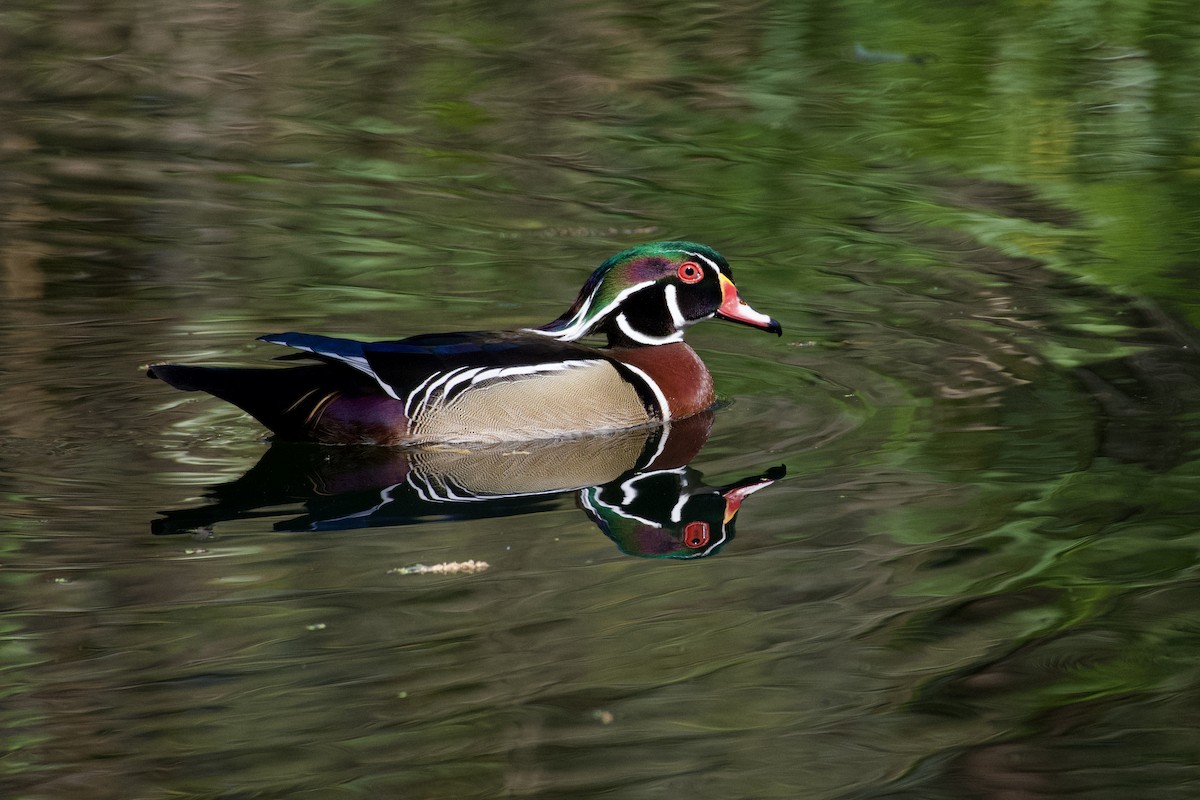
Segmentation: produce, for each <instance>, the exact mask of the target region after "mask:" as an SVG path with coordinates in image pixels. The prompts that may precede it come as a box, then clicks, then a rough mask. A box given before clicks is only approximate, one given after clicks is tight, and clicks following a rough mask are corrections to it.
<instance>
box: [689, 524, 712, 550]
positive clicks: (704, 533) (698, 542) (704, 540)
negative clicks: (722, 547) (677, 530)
mask: <svg viewBox="0 0 1200 800" xmlns="http://www.w3.org/2000/svg"><path fill="white" fill-rule="evenodd" d="M708 539H709V536H708V523H707V522H689V523H688V524H687V525H685V526H684V528H683V543H684V544H686V545H687V546H688V547H704V545H706V544H708Z"/></svg>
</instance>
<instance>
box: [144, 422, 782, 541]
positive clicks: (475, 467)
mask: <svg viewBox="0 0 1200 800" xmlns="http://www.w3.org/2000/svg"><path fill="white" fill-rule="evenodd" d="M711 425H712V415H711V414H700V415H697V416H694V417H691V418H689V419H686V420H682V421H680V422H677V423H674V424H672V425H669V426H663V427H661V428H653V429H645V430H632V431H623V432H620V433H617V434H613V435H610V436H589V437H584V438H579V439H571V440H564V441H555V442H538V443H523V444H521V445H518V446H512V445H509V446H505V447H487V448H482V449H474V450H464V449H457V448H398V447H327V446H321V445H311V444H294V443H287V442H277V443H275V444H272V445H271V447H270V449H268V450H267V452H266V453H265V454H264V455H263V457H262V458H261V459H260V460H259V462H258V463H257V464H256V465H255V466H254V467H252V468H251V469H250V470H249V471H248V472H247V473H246V474H245V475H243V476H242V477H240V478H238V479H237V480H234V481H231V482H229V483H225V484H220V485H217V486H214V487H212V488H211V489H209V490H208V492H207V493H206V499H207V500H208V503H207V504H206V505H203V506H200V507H198V508H189V509H179V510H173V511H164V512H161V514H162V516H161V518H160V519H156V520H154V521H153V522H152V523H151V530H152V532H153V533H154V534H156V535H168V534H181V533H191V534H195V535H207V534H209V533H211V531H212V528H213V526H214V525H217V524H219V523H222V522H227V521H230V520H239V519H257V518H278V517H279V516H280V515H281V513H283V512H281V511H280V508H281V507H286V506H289V505H292V506H294V505H297V504H299V505H301V506H302V507H303V509H304V513H303V514H300V515H298V516H290V515H289V516H288V518H287V519H283V520H278V521H276V522H275V523H273V526H272V527H273V528H274V529H275V530H278V531H332V530H348V529H354V528H368V527H383V526H392V525H411V524H416V523H422V522H432V521H439V520H448V519H484V518H493V517H503V516H510V515H514V514H529V513H534V512H538V511H546V510H550V509H555V508H559V507H561V504H562V500H563V498H564V497H566V496H568V495H571V494H574V495H575V499H576V502H577V504H578V505H579V507H580V508H581V509H582V510H583V511H584V512H585V513H586V514H587V516H588V518H589V519H591V520H592V522H594V523H595V524H596V526H597V527H599V528H600V530H601V531H603V532H604V534H605V535H606V536H608V537H609V538H610V539H612V540H613V542H615V543H616V545H617V547H618V548H620V550H621V551H622V552H623V553H626V554H628V555H632V556H640V557H646V558H701V557H704V556H710V555H713V554H715V553H717V552H719V551H720V550H721V548H722V547H724V546H725V545H726V544H727V543H728V542H729V541H730V540H731V539H732V538H733V534H734V521H735V519H736V517H737V513H738V510H739V509H740V508H741V505H742V503H743V501H744V500H745V499H746V497H748V496H749V495H750V494H752V493H754V492H756V491H758V490H759V489H763V488H765V487H767V486H770V485H771V484H772V483H774V482H775V481H777V480H779V479H780V478H781V477H783V475H784V474H785V469H784V468H783V467H782V466H780V467H775V468H772V469H770V470H767V471H766V472H764V473H762V474H759V475H753V476H750V477H747V478H744V479H742V480H739V481H736V482H734V483H732V484H729V485H726V486H710V485H708V484H706V483H704V481H703V478H702V476H701V474H700V473H699V472H698V471H697V470H695V469H693V468H692V467H690V466H688V464H689V462H691V461H692V459H693V458H694V457H695V456H696V453H697V452H699V450H700V448H701V447H702V446H703V445H704V443H705V441H707V439H708V434H709V430H710V428H711Z"/></svg>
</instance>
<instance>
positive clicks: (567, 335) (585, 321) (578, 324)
mask: <svg viewBox="0 0 1200 800" xmlns="http://www.w3.org/2000/svg"><path fill="white" fill-rule="evenodd" d="M654 283H655V282H654V281H643V282H642V283H638V284H635V285H633V286H630V287H628V288H626V289H622V290H621V291H620V292H619V293H618V294H617V296H616V297H615V298H613V301H612V302H611V303H609V304H608V305H606V306H605V307H604V308H602V309H600V310H599V311H597V312H596V313H595V314H589V313H588V309H590V308H591V305H592V300H593V299H594V298H595V296H596V292H599V291H600V286H603V285H604V284H603V282H601V284H600V286H597V287H596V290H595V291H594V292H592V294H591V296H590V297H588V299H587V301H586V302H585V303H584V304H583V308H581V309H579V313H577V314H576V315H575V316H574V317H572V318H571V323H570V324H569V325H568V326H567V327H566V328H563V329H562V330H561V331H543V330H539V329H537V328H525V330H526V331H528V332H529V333H540V334H542V335H543V336H550V337H552V338H554V339H559V340H561V341H564V342H573V341H575V340H576V339H578V338H579V337H581V336H583V335H584V333H585V332H586V331H587V329H588V328H590V327H591V326H592V325H593V324H595V322H596V321H597V320H600V319H603V318H604V317H606V316H608V313H609V312H610V311H612V310H613V309H614V308H616V307H617V306H619V305H621V303H623V302H625V299H626V298H627V297H629V295H631V294H633V293H634V292H640V291H641V290H642V289H645V288H646V287H647V286H653V285H654Z"/></svg>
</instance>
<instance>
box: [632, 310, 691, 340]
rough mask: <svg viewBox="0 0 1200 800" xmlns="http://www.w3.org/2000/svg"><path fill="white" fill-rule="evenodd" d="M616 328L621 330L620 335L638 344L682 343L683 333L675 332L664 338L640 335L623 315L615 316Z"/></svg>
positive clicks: (646, 334)
mask: <svg viewBox="0 0 1200 800" xmlns="http://www.w3.org/2000/svg"><path fill="white" fill-rule="evenodd" d="M617 327H618V328H620V329H621V333H623V334H625V335H626V336H628V337H629V338H630V339H632V340H633V341H635V342H637V343H638V344H674V343H675V342H682V341H683V331H679V330H677V331H675V332H673V333H669V334H667V335H666V336H651V335H650V334H648V333H642V332H641V331H639V330H636V329H635V328H634V327H633V326H632V325H630V324H629V320H628V319H626V318H625V314H623V313H622V314H618V315H617Z"/></svg>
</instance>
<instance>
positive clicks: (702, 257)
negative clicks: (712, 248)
mask: <svg viewBox="0 0 1200 800" xmlns="http://www.w3.org/2000/svg"><path fill="white" fill-rule="evenodd" d="M667 252H670V253H683V254H684V255H685V256H691V257H692V258H697V259H699V260H701V261H703V262H704V263H705V264H708V266H710V267H712V268H713V269H714V270H716V272H717V274H718V275H720V274H721V268H720V267H718V266H717V262H715V261H713V260H712V259H711V258H709V257H708V256H706V255H704V254H702V253H693V252H692V251H691V250H669V251H667Z"/></svg>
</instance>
